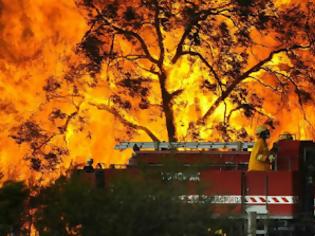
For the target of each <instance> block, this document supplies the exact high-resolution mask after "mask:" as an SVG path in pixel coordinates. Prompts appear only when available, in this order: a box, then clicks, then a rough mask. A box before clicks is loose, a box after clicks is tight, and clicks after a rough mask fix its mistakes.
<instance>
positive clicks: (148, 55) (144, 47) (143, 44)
mask: <svg viewBox="0 0 315 236" xmlns="http://www.w3.org/2000/svg"><path fill="white" fill-rule="evenodd" d="M92 7H93V9H95V11H96V12H97V14H98V15H99V16H100V17H101V19H102V21H103V22H104V24H105V25H109V26H111V28H112V29H114V30H115V31H116V32H117V33H119V34H123V35H126V36H131V37H133V38H135V39H137V40H138V42H139V43H140V45H141V48H142V50H143V51H144V53H145V55H146V58H147V59H149V60H150V61H151V62H152V63H154V64H158V60H157V59H155V58H154V57H153V56H152V55H151V53H150V51H149V48H148V46H147V44H146V42H145V40H144V39H143V38H142V37H141V36H140V35H139V34H138V33H136V32H134V31H131V30H127V29H123V28H121V27H119V26H116V25H114V24H113V23H111V22H110V21H109V20H108V19H106V17H105V16H104V15H103V14H102V12H101V11H100V10H99V9H98V8H97V7H96V6H95V5H93V4H92Z"/></svg>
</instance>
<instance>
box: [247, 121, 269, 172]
mask: <svg viewBox="0 0 315 236" xmlns="http://www.w3.org/2000/svg"><path fill="white" fill-rule="evenodd" d="M256 136H257V140H256V142H255V145H254V147H253V150H252V152H251V155H250V158H249V163H248V171H267V170H270V164H271V163H272V162H273V161H274V160H275V156H274V155H273V154H270V151H269V150H268V146H267V142H266V140H267V139H268V138H269V137H270V131H269V130H268V128H267V127H266V126H265V125H261V126H258V127H257V129H256Z"/></svg>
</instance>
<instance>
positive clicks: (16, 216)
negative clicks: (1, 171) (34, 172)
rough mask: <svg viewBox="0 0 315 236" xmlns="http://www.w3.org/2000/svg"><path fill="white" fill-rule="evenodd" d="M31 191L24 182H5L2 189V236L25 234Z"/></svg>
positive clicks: (0, 220) (0, 230)
mask: <svg viewBox="0 0 315 236" xmlns="http://www.w3.org/2000/svg"><path fill="white" fill-rule="evenodd" d="M28 199H29V189H28V188H27V187H26V186H25V184H24V183H22V182H11V181H9V182H5V183H4V185H3V186H2V188H0V234H1V235H7V234H9V233H14V234H16V235H19V234H20V233H22V232H23V228H24V226H25V225H24V224H25V223H26V222H27V220H28V218H27V216H28V212H27V209H28V208H27V207H26V206H27V200H28Z"/></svg>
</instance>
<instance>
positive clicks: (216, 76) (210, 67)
mask: <svg viewBox="0 0 315 236" xmlns="http://www.w3.org/2000/svg"><path fill="white" fill-rule="evenodd" d="M181 55H191V56H197V57H199V59H200V60H201V61H202V62H203V63H204V64H205V65H206V66H207V67H208V68H209V69H210V71H211V73H212V74H213V76H214V78H215V79H216V81H217V82H218V84H219V86H220V88H221V91H222V82H221V79H220V77H219V75H218V74H217V72H216V71H215V70H214V68H213V67H212V66H211V65H210V64H209V62H208V61H207V60H206V58H204V57H203V56H202V55H201V54H200V53H199V52H193V51H183V52H181Z"/></svg>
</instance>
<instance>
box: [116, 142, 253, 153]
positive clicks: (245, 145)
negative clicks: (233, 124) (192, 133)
mask: <svg viewBox="0 0 315 236" xmlns="http://www.w3.org/2000/svg"><path fill="white" fill-rule="evenodd" d="M253 146H254V143H253V142H121V143H119V144H116V145H115V149H116V150H125V149H128V148H132V149H133V150H134V151H140V150H142V149H149V150H156V151H160V150H174V149H179V148H184V149H200V150H215V149H230V150H235V151H247V150H248V149H249V148H252V147H253Z"/></svg>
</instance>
